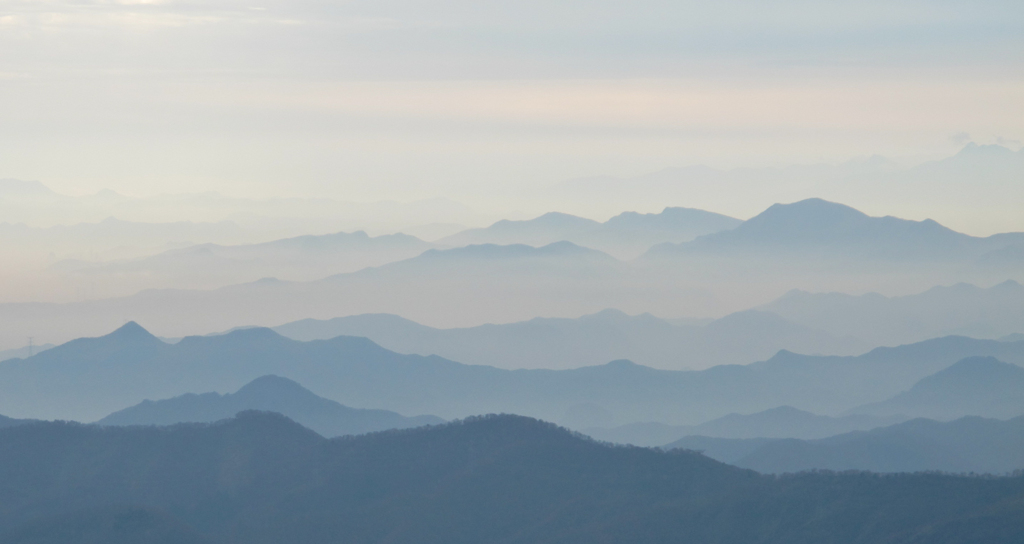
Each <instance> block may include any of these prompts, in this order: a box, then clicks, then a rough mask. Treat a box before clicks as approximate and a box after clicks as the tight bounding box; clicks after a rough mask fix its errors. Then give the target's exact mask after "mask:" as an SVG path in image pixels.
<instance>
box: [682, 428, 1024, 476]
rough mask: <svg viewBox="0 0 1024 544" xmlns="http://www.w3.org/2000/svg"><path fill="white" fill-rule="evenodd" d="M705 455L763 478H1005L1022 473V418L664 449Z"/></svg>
mask: <svg viewBox="0 0 1024 544" xmlns="http://www.w3.org/2000/svg"><path fill="white" fill-rule="evenodd" d="M677 447H680V448H688V449H700V450H703V451H705V452H706V453H707V454H708V455H709V456H711V457H712V458H715V459H718V460H720V461H722V462H727V463H730V464H734V465H737V466H741V467H744V468H750V469H753V470H757V471H759V472H763V473H785V472H799V471H805V470H812V469H818V470H838V471H843V470H870V471H874V472H920V471H927V470H933V471H944V472H954V473H965V472H974V473H988V474H1006V473H1010V472H1013V471H1017V470H1021V469H1022V468H1024V455H1022V452H1024V417H1017V418H1013V419H1010V420H1007V421H1000V420H995V419H985V418H980V417H965V418H961V419H957V420H955V421H951V422H946V423H942V422H938V421H933V420H930V419H914V420H911V421H907V422H905V423H899V424H896V425H892V426H888V427H881V428H878V429H872V430H870V431H858V432H852V433H846V434H841V435H838V436H833V437H829V438H823V439H818V440H796V439H759V440H732V439H722V438H707V437H697V436H691V437H686V438H683V439H681V440H679V441H676V442H673V443H672V444H669V445H668V446H666V448H670V449H671V448H677Z"/></svg>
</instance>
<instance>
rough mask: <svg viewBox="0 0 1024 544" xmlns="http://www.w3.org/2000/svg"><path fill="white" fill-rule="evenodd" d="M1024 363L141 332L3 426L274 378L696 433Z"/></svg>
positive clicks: (27, 383) (933, 344)
mask: <svg viewBox="0 0 1024 544" xmlns="http://www.w3.org/2000/svg"><path fill="white" fill-rule="evenodd" d="M974 355H991V356H995V357H998V358H999V359H1000V360H1003V361H1009V362H1015V363H1016V362H1024V343H1022V342H999V341H995V340H987V341H986V340H973V339H970V338H962V337H948V338H942V339H936V340H931V341H928V342H922V343H919V344H914V345H908V346H901V347H898V348H879V349H875V350H872V351H871V352H868V353H866V354H864V355H860V356H856V357H839V356H809V355H797V354H794V353H791V352H785V351H783V352H780V353H778V354H776V355H775V356H773V357H772V358H771V359H768V360H767V361H764V362H760V363H755V364H750V365H743V366H741V365H722V366H717V367H713V368H710V369H707V370H703V371H669V370H657V369H653V368H650V367H645V366H641V365H637V364H634V363H631V362H629V361H615V362H612V363H608V364H605V365H598V366H589V367H583V368H578V369H572V370H557V371H553V370H503V369H498V368H494V367H489V366H474V365H464V364H461V363H457V362H453V361H450V360H447V359H443V358H441V357H437V356H428V357H424V356H419V355H400V354H398V353H395V352H392V351H388V350H386V349H384V348H381V347H380V346H378V345H376V344H374V343H373V342H371V341H369V340H367V339H365V338H354V337H345V336H342V337H338V338H334V339H331V340H318V341H310V342H299V341H295V340H291V339H288V338H285V337H283V336H281V335H279V334H277V333H275V332H274V331H272V330H269V329H259V328H257V329H243V330H238V331H234V332H232V333H229V334H225V335H221V336H210V337H187V338H184V339H182V340H181V341H180V342H178V343H176V344H173V345H172V344H167V343H164V342H162V341H161V340H159V339H158V338H156V337H154V336H153V335H151V334H150V333H148V332H147V331H146V330H144V329H143V328H142V327H140V326H138V325H137V324H135V323H129V324H127V325H124V326H123V327H121V328H120V329H118V330H117V331H115V332H114V333H111V334H109V335H107V336H104V337H99V338H83V339H79V340H75V341H72V342H69V343H66V344H64V345H61V346H58V347H55V348H52V349H50V350H47V351H44V352H42V353H40V354H38V355H35V356H33V357H30V358H28V359H23V360H18V359H15V360H13V361H7V362H6V363H4V364H3V365H0V413H5V414H7V415H9V416H12V417H19V418H24V417H32V418H41V419H74V420H79V421H94V420H96V419H99V418H101V417H104V416H106V415H108V414H110V413H111V412H113V411H115V410H119V409H121V408H124V407H125V406H132V405H134V404H138V403H139V402H142V401H143V400H145V399H160V398H169V397H174V396H177V395H181V394H183V393H186V392H191V391H203V390H206V391H209V390H215V391H234V390H237V389H239V388H241V387H242V386H243V385H245V384H246V383H248V382H250V381H252V380H254V379H256V378H258V377H261V376H265V375H267V374H274V375H277V376H281V377H285V378H288V379H290V380H294V381H296V382H298V383H302V384H307V385H308V387H309V388H310V389H311V390H312V391H313V392H314V393H316V394H317V395H320V396H323V397H325V398H328V399H331V400H334V401H337V402H340V403H343V404H345V405H348V406H358V407H361V408H373V409H385V410H393V411H396V412H398V413H404V414H435V415H437V416H439V417H442V418H445V419H454V418H459V417H465V416H468V415H472V414H480V413H489V412H495V413H501V412H505V413H520V414H524V415H530V416H536V417H541V418H544V419H548V420H553V421H557V422H559V423H562V424H565V425H569V426H572V427H574V428H586V427H611V426H615V425H620V424H625V423H632V422H659V423H667V424H672V425H695V424H699V423H702V422H705V421H709V420H711V419H715V418H718V417H721V416H724V415H727V414H730V413H734V412H735V413H754V412H759V411H763V410H767V409H769V408H774V407H777V406H781V405H790V406H793V407H795V408H798V409H801V410H806V411H810V412H813V413H818V414H826V415H828V414H831V415H836V414H838V413H840V412H843V411H846V410H849V409H851V408H854V407H856V406H860V405H863V404H867V403H871V402H879V401H882V400H885V399H888V398H890V397H892V396H893V395H896V394H897V393H900V392H901V391H904V390H906V389H909V388H910V387H911V386H912V385H913V384H914V383H916V382H917V381H918V380H920V379H921V378H923V377H925V376H928V375H930V374H934V373H935V372H937V371H939V370H942V369H943V368H946V367H948V366H949V365H952V364H953V363H955V362H956V361H958V360H960V359H963V358H964V357H969V356H974Z"/></svg>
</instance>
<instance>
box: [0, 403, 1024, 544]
mask: <svg viewBox="0 0 1024 544" xmlns="http://www.w3.org/2000/svg"><path fill="white" fill-rule="evenodd" d="M0 482H3V485H0V504H2V505H3V508H0V527H2V528H3V529H0V531H2V534H0V542H4V543H19V544H30V543H32V544H35V543H43V542H62V543H65V544H74V543H76V542H105V543H111V544H118V543H120V542H154V543H155V542H160V543H163V542H167V543H171V542H209V543H246V544H259V543H275V544H280V543H304V544H315V543H321V542H323V543H328V542H331V543H334V542H348V543H376V542H388V543H398V544H401V543H438V544H441V543H444V544H458V543H466V544H470V543H473V544H475V543H482V542H503V543H524V544H525V543H530V544H533V543H555V542H557V543H581V544H582V543H587V544H589V543H594V542H609V543H612V542H614V543H618V542H622V543H631V544H632V543H659V544H660V543H665V542H694V543H698V542H699V543H712V544H713V543H722V544H725V543H747V542H759V543H783V542H785V543H804V542H806V543H812V542H813V543H820V542H827V543H847V542H849V543H854V542H887V543H926V542H934V543H938V542H942V543H957V542H965V543H966V542H1014V541H1016V542H1019V541H1021V540H1022V539H1024V508H1022V507H1021V506H1020V505H1021V501H1022V500H1024V478H1019V477H1013V478H969V477H958V476H948V475H940V474H916V475H888V476H881V475H876V474H868V473H847V474H834V473H807V474H800V475H795V476H786V477H780V478H775V477H770V476H762V475H759V474H757V473H755V472H753V471H749V470H743V469H739V468H735V467H731V466H728V465H724V464H721V463H718V462H716V461H713V460H711V459H708V458H706V457H704V456H702V455H700V454H698V453H694V452H689V451H676V452H663V451H657V450H653V449H643V448H632V447H613V446H608V445H605V444H601V443H597V442H594V441H591V440H588V439H586V438H584V437H581V436H580V435H577V434H574V433H571V432H569V431H566V430H564V429H560V428H558V427H555V426H553V425H551V424H547V423H543V422H540V421H537V420H534V419H529V418H524V417H519V416H486V417H479V418H471V419H468V420H464V421H460V422H456V423H452V424H446V425H441V426H435V427H428V428H421V429H409V430H401V431H385V432H381V433H375V434H370V435H364V436H358V437H344V438H339V439H333V440H328V439H325V438H322V437H320V436H319V435H317V434H315V433H313V432H312V431H310V430H308V429H305V428H303V427H301V426H300V425H298V424H296V423H294V422H292V421H291V420H289V419H287V418H285V417H283V416H280V415H277V414H270V413H264V412H244V413H242V414H240V415H239V416H237V417H236V418H234V419H231V420H227V421H224V422H220V423H216V424H186V425H177V426H172V427H163V428H157V427H148V428H109V427H108V428H103V427H97V426H86V425H79V424H71V423H29V424H25V425H20V426H17V427H11V428H7V429H2V430H0Z"/></svg>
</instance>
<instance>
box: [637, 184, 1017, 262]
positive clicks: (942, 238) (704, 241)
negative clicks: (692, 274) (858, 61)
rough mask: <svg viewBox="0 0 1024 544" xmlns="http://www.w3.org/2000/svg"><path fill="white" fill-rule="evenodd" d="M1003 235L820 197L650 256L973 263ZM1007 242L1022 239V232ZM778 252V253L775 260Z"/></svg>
mask: <svg viewBox="0 0 1024 544" xmlns="http://www.w3.org/2000/svg"><path fill="white" fill-rule="evenodd" d="M1007 236H1008V235H1001V236H997V237H990V238H975V237H971V236H968V235H966V234H962V233H959V232H956V231H954V230H951V229H949V228H946V227H944V226H942V225H940V224H938V223H937V222H935V221H933V220H931V219H926V220H924V221H910V220H906V219H899V218H896V217H891V216H886V217H871V216H869V215H867V214H865V213H863V212H860V211H858V210H856V209H854V208H851V207H849V206H845V205H842V204H837V203H834V202H828V201H826V200H822V199H820V198H811V199H807V200H801V201H799V202H795V203H792V204H775V205H772V206H771V207H769V208H768V209H767V210H765V211H763V212H761V213H760V214H758V215H756V216H754V217H753V218H751V219H748V220H747V221H744V222H743V223H742V224H741V225H739V226H737V227H736V228H734V229H730V230H726V231H722V232H717V233H711V234H707V235H704V236H701V237H699V238H697V239H696V240H693V241H692V242H686V243H682V244H675V245H673V244H662V245H659V246H655V247H654V248H652V249H651V251H650V252H649V255H651V256H652V257H653V256H668V255H671V254H673V253H676V252H678V253H682V254H705V253H711V254H716V253H729V252H733V253H734V252H740V251H743V252H747V253H754V254H762V253H768V254H771V255H772V256H777V257H785V256H791V253H793V252H796V253H813V254H814V255H816V256H818V257H819V258H820V257H821V256H822V254H824V255H828V256H831V257H836V256H841V258H843V259H851V260H853V259H862V258H872V259H888V260H893V259H895V260H908V259H926V260H933V259H939V260H948V259H956V260H964V259H966V260H968V261H971V260H974V259H977V258H978V257H980V256H981V255H983V254H984V253H986V252H988V251H992V250H995V249H998V248H1000V247H1003V246H1005V245H1008V240H1007ZM1011 239H1014V240H1016V239H1021V240H1024V233H1016V234H1015V235H1014V236H1013V237H1012V238H1011ZM779 252H782V253H783V254H782V255H780V254H779Z"/></svg>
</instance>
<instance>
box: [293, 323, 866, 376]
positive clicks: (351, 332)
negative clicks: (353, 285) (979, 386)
mask: <svg viewBox="0 0 1024 544" xmlns="http://www.w3.org/2000/svg"><path fill="white" fill-rule="evenodd" d="M273 329H274V330H275V331H277V332H278V333H280V334H282V335H284V336H287V337H288V338H292V339H295V340H303V341H306V340H326V339H329V338H334V337H335V336H341V335H345V336H363V337H366V338H369V339H370V340H373V341H374V342H375V343H377V344H379V345H381V346H382V347H384V348H386V349H389V350H392V351H397V352H399V353H414V354H418V355H440V356H441V357H445V358H447V359H451V360H454V361H459V362H463V363H468V364H483V365H490V366H496V367H500V368H551V369H560V368H561V369H566V368H578V367H581V366H589V365H595V364H603V363H605V362H607V361H608V360H612V359H629V360H631V361H633V362H636V363H638V364H642V365H645V366H653V367H656V368H666V369H678V370H682V369H698V368H707V367H709V366H714V365H718V364H743V363H749V362H751V361H756V360H762V359H766V358H768V357H771V356H772V355H774V354H775V353H777V352H778V351H779V350H780V349H789V350H793V351H797V352H803V353H827V354H834V355H855V354H859V353H862V352H864V351H867V348H868V345H867V344H865V343H862V342H860V341H858V340H857V339H855V338H834V337H831V336H829V335H827V334H823V333H821V332H819V331H815V330H813V329H810V328H807V327H802V326H797V325H795V324H792V323H788V322H786V321H785V320H784V319H782V318H779V317H778V316H775V315H774V314H770V313H765V312H756V311H750V312H741V313H739V314H734V315H730V316H726V317H724V318H722V319H720V320H716V321H713V322H711V323H709V324H706V325H673V324H671V323H669V322H668V321H665V320H662V319H658V318H656V317H654V316H652V315H649V314H644V315H638V316H629V315H626V314H625V313H623V312H620V311H618V310H603V311H601V312H598V313H596V314H592V315H587V316H583V317H580V318H578V319H566V318H535V319H531V320H529V321H524V322H519V323H507V324H490V325H481V326H478V327H470V328H456V329H437V328H433V327H427V326H424V325H420V324H419V323H416V322H414V321H411V320H407V319H404V318H401V317H399V316H396V315H389V314H368V315H357V316H349V317H339V318H334V319H328V320H315V319H304V320H301V321H296V322H292V323H286V324H284V325H280V326H277V327H273Z"/></svg>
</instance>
